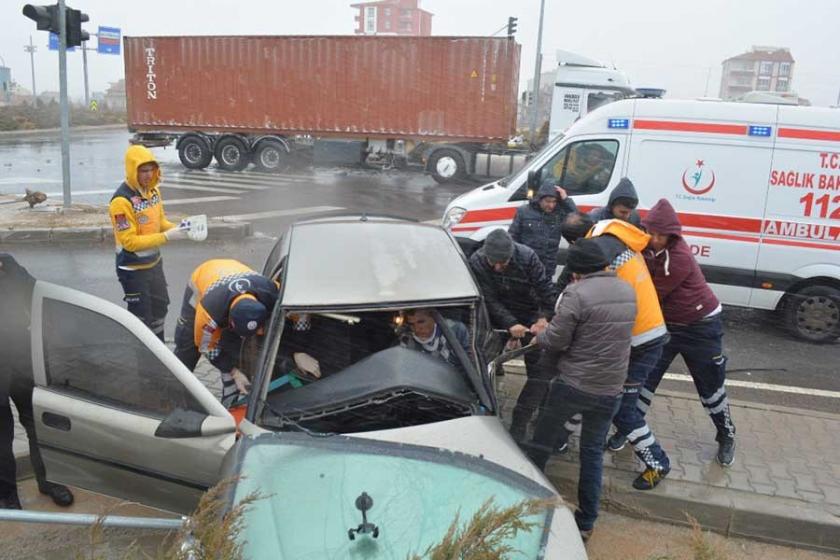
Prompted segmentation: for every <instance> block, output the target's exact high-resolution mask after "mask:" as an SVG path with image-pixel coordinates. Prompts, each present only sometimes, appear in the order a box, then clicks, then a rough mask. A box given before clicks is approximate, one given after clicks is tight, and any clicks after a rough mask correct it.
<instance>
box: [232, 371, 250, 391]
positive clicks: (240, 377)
mask: <svg viewBox="0 0 840 560" xmlns="http://www.w3.org/2000/svg"><path fill="white" fill-rule="evenodd" d="M230 373H231V377H233V383H234V384H235V385H236V390H237V391H239V392H240V393H241V394H242V395H247V394H248V389H250V388H251V382H250V381H249V380H248V378H247V377H246V376H245V374H244V373H242V372H241V371H239V370H238V369H236V368H233V371H231V372H230Z"/></svg>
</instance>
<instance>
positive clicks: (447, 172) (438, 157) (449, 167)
mask: <svg viewBox="0 0 840 560" xmlns="http://www.w3.org/2000/svg"><path fill="white" fill-rule="evenodd" d="M428 169H429V171H431V173H432V178H433V179H434V180H435V181H437V182H438V183H449V182H451V181H461V180H463V179H464V178H465V177H466V176H467V166H466V164H465V163H464V158H463V157H462V156H461V154H459V153H458V152H456V151H455V150H446V149H444V150H437V151H435V152H434V153H432V157H430V158H429V167H428Z"/></svg>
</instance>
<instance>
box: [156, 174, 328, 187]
mask: <svg viewBox="0 0 840 560" xmlns="http://www.w3.org/2000/svg"><path fill="white" fill-rule="evenodd" d="M166 177H167V178H173V177H174V178H175V179H183V180H186V181H192V180H196V181H201V182H207V183H213V182H221V183H244V184H258V185H277V184H282V183H283V182H293V183H311V182H316V181H317V180H316V179H311V178H307V177H299V176H293V175H289V176H286V175H264V176H257V175H253V174H250V173H249V174H244V175H228V174H224V173H174V174H172V175H167V176H166Z"/></svg>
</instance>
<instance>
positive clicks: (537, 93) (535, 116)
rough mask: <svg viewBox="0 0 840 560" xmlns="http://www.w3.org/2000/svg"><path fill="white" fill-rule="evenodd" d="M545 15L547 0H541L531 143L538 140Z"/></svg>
mask: <svg viewBox="0 0 840 560" xmlns="http://www.w3.org/2000/svg"><path fill="white" fill-rule="evenodd" d="M544 15H545V0H540V29H539V32H538V33H537V56H536V61H535V63H534V104H533V106H532V107H531V128H530V137H531V144H534V141H535V140H536V132H537V119H538V118H539V108H540V73H541V72H542V32H543V16H544Z"/></svg>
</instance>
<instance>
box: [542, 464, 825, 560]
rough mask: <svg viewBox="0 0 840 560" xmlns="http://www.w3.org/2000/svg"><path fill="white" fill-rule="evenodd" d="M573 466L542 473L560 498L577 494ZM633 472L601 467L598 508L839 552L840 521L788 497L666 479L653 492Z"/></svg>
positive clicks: (729, 534) (553, 466)
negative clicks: (640, 486) (637, 486)
mask: <svg viewBox="0 0 840 560" xmlns="http://www.w3.org/2000/svg"><path fill="white" fill-rule="evenodd" d="M578 470H579V466H578V464H577V462H570V461H564V460H555V461H552V462H550V463H549V465H548V468H547V470H546V474H547V476H548V478H549V480H550V481H551V482H552V484H554V485H555V487H556V488H557V489H558V490H559V491H560V493H561V494H562V495H565V496H575V495H576V494H577V481H578ZM635 475H636V473H631V472H628V471H622V470H619V469H616V468H613V467H604V479H603V480H604V483H603V495H602V505H603V507H604V509H606V510H608V511H613V512H615V513H618V514H621V515H627V516H630V517H637V518H641V519H645V520H649V521H664V522H667V523H673V524H676V525H690V523H689V521H688V518H687V517H686V515H687V514H689V515H691V516H692V517H694V518H695V519H696V520H697V522H698V523H699V524H700V525H701V526H702V527H703V528H705V529H709V530H712V531H714V532H716V533H721V534H723V535H724V536H726V537H737V538H746V539H752V540H758V541H763V542H767V543H771V544H779V545H784V546H794V547H798V548H807V549H811V550H817V551H820V552H828V553H834V554H837V553H838V552H840V518H838V517H837V516H834V515H831V514H830V513H828V512H826V511H823V510H820V509H818V508H815V507H813V506H811V505H810V504H808V503H806V502H802V501H799V500H794V499H790V498H781V497H773V498H771V497H768V496H762V495H757V494H752V493H749V492H744V491H741V490H732V489H729V488H718V487H712V486H706V485H704V484H697V483H694V482H687V481H684V480H668V481H667V484H663V485H661V486H659V487H657V488H656V489H655V490H652V491H638V490H634V489H633V488H632V486H631V484H632V481H633V478H634V477H635Z"/></svg>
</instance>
